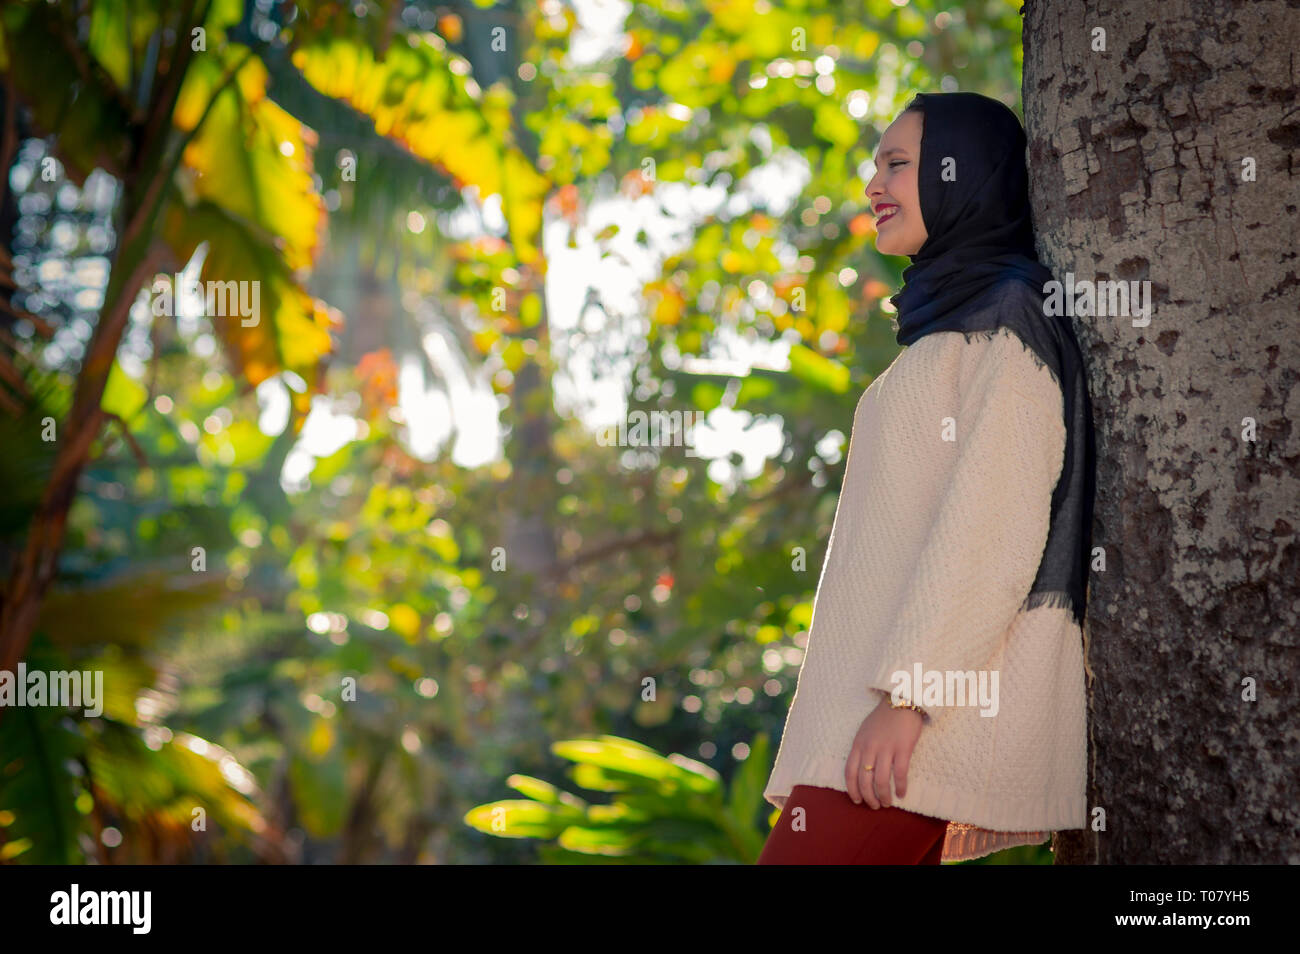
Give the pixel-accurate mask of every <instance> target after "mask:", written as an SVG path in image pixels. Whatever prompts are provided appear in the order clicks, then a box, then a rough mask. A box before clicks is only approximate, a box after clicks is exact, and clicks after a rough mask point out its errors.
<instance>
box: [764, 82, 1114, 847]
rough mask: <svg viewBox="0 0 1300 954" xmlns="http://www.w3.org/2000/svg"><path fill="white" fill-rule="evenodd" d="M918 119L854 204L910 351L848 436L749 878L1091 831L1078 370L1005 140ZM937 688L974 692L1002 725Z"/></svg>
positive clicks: (889, 139)
mask: <svg viewBox="0 0 1300 954" xmlns="http://www.w3.org/2000/svg"><path fill="white" fill-rule="evenodd" d="M919 101H921V102H924V103H925V114H924V117H923V116H922V114H921V113H920V112H919V111H918V110H917V109H915V108H913V107H909V108H908V110H906V111H904V113H903V114H902V115H900V116H899V117H898V118H897V119H895V121H894V122H893V124H891V125H890V127H889V129H888V130H886V132H885V135H884V136H883V137H882V139H881V144H880V154H879V156H878V169H877V172H876V174H875V175H874V176H872V178H871V181H870V182H869V183H868V184H867V194H868V196H869V197H870V199H871V201H872V207H873V210H874V212H875V213H876V215H877V217H878V227H877V242H876V247H877V249H878V250H880V251H881V252H885V253H887V254H895V255H900V254H901V255H907V256H908V257H909V258H910V259H911V262H912V263H911V265H910V266H909V267H908V268H907V269H906V270H905V271H904V272H903V281H904V287H903V289H902V290H901V291H900V292H899V293H898V294H897V295H895V296H894V297H893V298H892V299H891V301H892V302H893V304H894V305H895V307H896V308H897V309H898V335H897V340H898V344H899V345H902V346H904V350H903V351H902V353H901V354H900V355H899V356H898V357H897V358H896V359H895V360H894V362H893V363H892V364H890V366H889V367H888V368H886V369H885V371H884V372H883V373H881V374H880V375H877V376H876V378H875V379H874V380H873V381H872V382H871V384H870V385H869V386H868V387H867V389H866V391H865V392H864V394H863V395H862V397H861V398H860V400H859V402H858V406H857V409H856V411H855V413H854V420H853V430H852V433H851V435H850V439H849V450H848V454H847V461H846V464H845V470H844V480H843V486H842V489H841V492H840V500H839V503H838V505H837V507H836V512H835V520H834V523H833V524H832V528H831V535H830V540H829V542H828V544H827V552H826V557H825V562H824V563H823V567H822V574H821V578H820V579H819V581H818V585H817V593H816V596H815V598H814V601H813V609H812V616H811V620H810V622H809V626H808V640H807V649H806V651H805V655H804V659H803V664H802V666H801V668H800V672H799V681H798V684H797V686H796V689H795V696H794V699H793V701H792V702H791V706H790V711H789V713H788V715H787V718H786V726H785V731H784V732H783V734H782V737H781V745H780V749H779V751H778V753H777V759H776V764H775V766H774V768H773V770H772V774H771V776H770V777H769V779H768V784H767V787H766V788H765V790H764V797H765V798H766V799H767V800H768V801H769V802H770V803H771V804H772V805H774V806H776V807H777V808H780V809H781V810H782V815H781V817H780V818H779V819H778V821H777V823H776V825H775V826H774V827H773V829H772V833H771V835H770V836H769V838H768V841H767V843H766V844H765V846H764V849H763V853H762V855H761V856H760V859H759V863H760V864H809V863H812V864H939V863H941V862H944V861H963V860H969V859H974V858H979V857H982V856H984V855H988V854H991V853H992V852H995V851H998V850H1001V849H1002V848H1007V847H1011V846H1013V845H1034V844H1040V843H1042V842H1043V841H1045V840H1046V839H1047V837H1048V834H1049V833H1050V832H1052V831H1056V830H1061V829H1069V828H1082V827H1083V826H1084V822H1085V808H1086V805H1085V791H1084V789H1085V772H1084V759H1085V754H1086V749H1087V744H1086V738H1085V731H1084V730H1085V724H1086V705H1085V689H1084V673H1085V666H1084V647H1083V641H1082V630H1081V625H1082V622H1083V612H1084V602H1085V586H1086V582H1087V573H1088V562H1087V560H1088V554H1089V552H1090V546H1091V543H1090V540H1091V536H1090V534H1091V525H1092V519H1091V514H1092V501H1093V469H1094V457H1095V447H1094V444H1093V441H1092V431H1091V427H1092V424H1091V415H1090V413H1089V407H1088V402H1087V390H1086V386H1085V380H1084V375H1083V369H1082V359H1081V356H1080V353H1079V347H1078V342H1077V341H1076V340H1075V337H1074V332H1073V329H1072V328H1071V326H1070V324H1069V322H1068V321H1066V320H1064V319H1063V318H1061V317H1060V316H1059V315H1049V314H1047V313H1046V311H1045V309H1044V283H1045V282H1047V281H1049V280H1050V279H1051V273H1050V272H1049V271H1048V269H1047V268H1046V267H1044V266H1043V265H1042V264H1041V263H1040V262H1039V261H1038V260H1037V258H1036V256H1035V253H1034V245H1033V232H1032V226H1031V223H1030V217H1029V201H1028V191H1027V178H1028V177H1027V169H1026V165H1025V137H1024V132H1023V130H1022V129H1021V127H1020V122H1019V120H1018V118H1017V117H1016V115H1015V114H1014V113H1013V112H1012V111H1011V110H1010V109H1008V108H1007V107H1006V106H1005V105H1003V104H1002V103H1000V102H998V101H996V100H993V99H990V98H988V97H984V96H980V95H977V94H974V93H940V94H922V96H921V98H920V100H919ZM926 670H944V671H947V672H952V673H960V674H962V677H963V678H965V679H966V680H967V681H968V682H969V683H971V684H974V683H976V682H978V680H981V679H986V680H987V681H988V683H989V684H991V685H995V686H996V687H997V689H996V692H997V695H998V698H997V705H996V710H994V709H993V708H992V707H988V708H981V706H980V705H979V704H978V703H977V702H975V701H974V700H973V699H970V698H963V699H960V700H958V699H955V698H954V699H953V700H946V699H945V698H944V696H943V694H942V692H938V691H934V690H935V689H936V688H937V686H936V682H935V681H931V680H925V682H927V683H929V685H926V686H921V685H918V684H919V683H921V682H922V681H923V680H922V679H921V678H920V673H921V672H924V671H926ZM909 672H914V673H916V676H915V678H909V677H908V673H909ZM900 677H901V678H900ZM886 703H887V704H886ZM864 802H865V804H863V803H864ZM805 819H809V820H810V821H811V822H812V823H813V824H815V825H816V835H815V836H813V837H807V833H808V832H809V831H812V830H813V824H808V825H805Z"/></svg>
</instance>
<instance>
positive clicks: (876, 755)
mask: <svg viewBox="0 0 1300 954" xmlns="http://www.w3.org/2000/svg"><path fill="white" fill-rule="evenodd" d="M880 762H881V759H880V752H879V751H878V750H875V749H873V750H872V751H871V752H870V753H868V754H866V755H864V756H863V761H862V771H861V773H860V774H859V776H858V778H859V780H860V781H861V782H862V798H863V799H864V800H865V801H866V803H867V804H868V805H869V806H871V807H872V808H879V807H880V802H879V801H878V800H877V798H876V773H877V772H879V771H880V770H881V765H880ZM867 766H871V769H870V771H868V770H867Z"/></svg>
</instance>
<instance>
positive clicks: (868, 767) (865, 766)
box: [862, 765, 875, 772]
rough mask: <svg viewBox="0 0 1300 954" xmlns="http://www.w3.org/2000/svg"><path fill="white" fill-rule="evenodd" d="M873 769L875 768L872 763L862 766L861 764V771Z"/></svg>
mask: <svg viewBox="0 0 1300 954" xmlns="http://www.w3.org/2000/svg"><path fill="white" fill-rule="evenodd" d="M873 769H875V766H874V765H864V766H862V771H864V772H870V771H872V770H873Z"/></svg>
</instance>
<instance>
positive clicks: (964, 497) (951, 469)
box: [870, 336, 1065, 717]
mask: <svg viewBox="0 0 1300 954" xmlns="http://www.w3.org/2000/svg"><path fill="white" fill-rule="evenodd" d="M965 347H974V348H982V349H983V350H982V351H981V352H978V353H976V352H971V358H970V359H969V360H971V361H973V362H974V365H973V367H972V368H970V369H969V370H968V380H967V384H966V385H965V387H964V389H963V391H962V392H961V393H959V395H958V398H957V405H958V408H957V411H956V413H955V414H952V413H951V406H949V408H948V409H944V408H941V407H938V406H936V410H935V418H936V419H935V420H934V431H933V434H934V440H935V441H936V442H940V441H943V440H944V434H943V431H944V426H945V424H947V425H948V426H949V428H950V434H949V435H948V436H949V437H951V438H952V440H950V441H945V442H944V443H942V444H940V445H938V450H937V451H936V454H935V455H934V458H933V459H935V460H938V461H940V462H941V463H940V464H939V466H941V467H942V466H946V467H947V468H948V469H947V471H946V477H945V479H943V480H942V481H941V484H940V486H941V487H942V488H943V490H942V493H941V496H940V498H939V499H938V501H937V502H936V505H935V506H934V508H932V511H931V513H930V514H928V515H925V517H923V519H926V518H928V520H929V524H928V527H927V530H926V535H925V542H924V544H923V545H922V548H921V551H920V556H919V559H918V561H917V563H916V565H915V566H914V567H913V568H912V569H911V571H910V573H909V575H908V579H907V582H906V583H905V584H904V586H903V590H902V597H901V599H900V600H899V602H897V603H896V604H895V605H896V606H897V608H898V612H897V614H896V615H895V616H894V617H893V619H892V620H891V622H890V624H889V625H888V627H887V629H886V631H885V638H884V640H883V644H882V645H881V646H880V647H879V653H878V656H877V658H879V659H880V660H881V665H880V666H879V668H878V669H877V670H876V671H875V674H874V675H873V676H872V678H871V680H870V688H872V689H876V690H879V691H880V692H882V693H884V695H885V696H886V697H887V698H888V697H890V695H891V693H893V691H894V689H895V687H899V689H900V692H899V697H900V698H901V699H903V700H904V701H907V702H911V703H912V704H915V705H918V706H920V707H921V709H922V711H923V713H924V715H925V716H926V717H931V716H932V714H933V713H932V712H931V711H929V710H927V708H926V706H925V704H924V698H923V696H922V694H921V688H920V687H916V688H912V687H911V682H912V676H913V673H914V671H915V666H916V665H917V664H918V663H919V664H920V668H921V672H922V673H925V672H927V671H929V670H939V671H945V670H956V671H962V672H965V671H967V670H975V671H978V670H980V669H983V668H986V667H987V666H988V664H989V663H990V662H991V661H992V659H993V658H994V657H995V655H996V653H997V650H998V649H999V648H1000V644H1001V641H1002V640H1003V639H1004V637H1005V636H1006V634H1007V632H1008V630H1009V629H1010V627H1011V623H1012V621H1013V620H1014V618H1015V616H1016V614H1017V612H1018V611H1019V608H1020V606H1021V603H1022V601H1023V600H1024V598H1025V597H1026V596H1027V595H1028V593H1029V589H1030V587H1031V586H1032V585H1033V581H1034V578H1035V576H1036V575H1037V572H1038V564H1039V561H1040V560H1041V559H1042V554H1043V549H1044V547H1045V546H1046V544H1047V532H1048V526H1049V523H1050V518H1051V497H1052V491H1053V490H1054V488H1055V486H1056V481H1057V479H1058V477H1059V476H1060V472H1061V466H1062V462H1063V457H1064V452H1065V422H1064V416H1063V413H1062V407H1061V392H1060V388H1059V386H1058V385H1057V384H1056V382H1055V380H1054V379H1053V378H1052V376H1051V374H1050V372H1048V371H1047V370H1046V369H1045V368H1041V367H1039V366H1037V365H1036V363H1035V360H1034V358H1033V357H1032V355H1031V354H1030V353H1029V352H1028V351H1026V350H1025V349H1024V347H1023V346H1022V345H1021V344H1020V342H1019V339H1010V338H1009V337H1008V336H1001V337H1000V338H999V337H995V338H994V339H993V340H992V341H989V340H987V339H983V340H981V339H976V342H973V343H967V344H966V345H965ZM949 416H951V417H953V418H954V420H953V421H945V420H944V418H946V417H949ZM927 463H928V461H927ZM898 672H904V673H906V674H907V676H908V680H907V681H906V682H902V681H901V680H896V679H895V678H894V674H895V673H898ZM923 678H924V677H923Z"/></svg>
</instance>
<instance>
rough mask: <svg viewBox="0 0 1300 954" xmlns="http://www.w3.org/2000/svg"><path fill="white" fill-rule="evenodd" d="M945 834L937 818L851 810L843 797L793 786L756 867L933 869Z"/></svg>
mask: <svg viewBox="0 0 1300 954" xmlns="http://www.w3.org/2000/svg"><path fill="white" fill-rule="evenodd" d="M800 808H802V809H803V811H802V812H799V811H798V809H800ZM947 831H948V822H947V821H945V820H944V819H942V818H931V817H930V816H928V815H918V814H916V813H915V812H909V811H905V810H904V809H901V808H898V807H896V806H893V805H890V806H887V807H881V808H872V807H871V806H870V805H868V804H867V803H866V802H863V803H862V804H860V805H855V804H854V803H853V799H851V798H849V796H848V793H847V792H841V791H839V790H838V789H833V788H819V787H816V786H812V785H796V786H795V787H794V789H793V790H792V791H791V792H790V797H789V798H788V799H787V800H786V803H785V808H784V809H783V810H782V811H781V817H780V818H778V819H777V821H776V825H775V826H774V827H773V828H772V833H771V834H770V835H768V836H767V842H766V843H765V844H764V845H763V852H762V854H761V855H759V858H758V863H759V864H760V865H937V864H938V863H939V856H940V855H941V854H942V853H943V839H944V835H945V834H946V833H947Z"/></svg>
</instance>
